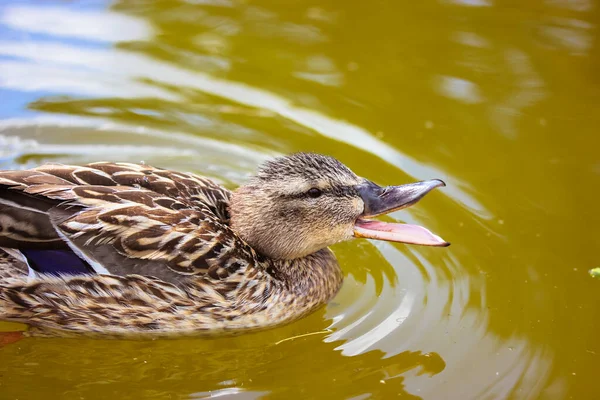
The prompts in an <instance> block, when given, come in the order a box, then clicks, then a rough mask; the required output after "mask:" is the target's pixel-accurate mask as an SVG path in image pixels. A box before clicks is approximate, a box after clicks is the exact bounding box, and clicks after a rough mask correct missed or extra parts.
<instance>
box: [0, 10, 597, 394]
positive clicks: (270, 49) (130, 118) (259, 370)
mask: <svg viewBox="0 0 600 400" xmlns="http://www.w3.org/2000/svg"><path fill="white" fill-rule="evenodd" d="M599 17H600V4H599V3H598V2H594V1H592V0H577V1H575V0H572V1H568V0H552V1H550V0H549V1H541V0H537V1H521V2H519V1H506V2H502V3H501V2H498V1H494V0H440V1H438V2H431V1H424V2H416V1H412V2H411V1H372V2H366V1H360V2H359V1H340V0H336V1H333V0H327V1H320V2H315V1H310V0H296V1H288V2H283V1H280V2H277V1H265V0H257V1H243V0H204V1H192V0H188V1H183V0H180V1H174V0H170V1H142V0H138V1H129V0H127V1H125V0H121V1H115V2H113V3H110V4H109V3H104V2H101V1H90V2H81V3H77V2H69V1H50V0H49V1H28V2H26V1H4V2H2V4H0V99H1V103H0V135H1V136H0V168H17V167H18V168H21V167H26V166H32V165H36V164H38V163H41V162H44V161H56V162H67V163H84V162H91V161H98V160H119V161H132V162H140V161H142V160H143V161H145V162H146V163H149V164H153V165H157V166H161V167H166V168H172V169H181V170H188V171H194V172H197V173H201V174H205V175H209V176H212V177H214V178H216V179H218V180H220V181H221V182H223V183H224V184H226V185H228V186H230V187H234V186H235V185H237V184H239V183H241V182H243V181H244V179H245V177H246V176H247V175H248V174H249V173H251V172H252V171H254V169H255V167H256V166H257V165H258V164H259V163H260V162H261V161H263V160H264V159H266V158H268V157H270V156H272V155H276V154H282V153H290V152H294V151H298V150H310V151H316V152H321V153H326V154H330V155H333V156H335V157H337V158H339V159H340V160H341V161H343V162H344V163H346V164H347V165H348V166H350V167H351V168H352V169H353V170H354V171H355V172H357V173H358V174H361V175H363V176H366V177H368V178H370V179H372V180H374V181H376V182H379V183H382V184H392V183H394V184H400V183H406V182H410V181H414V180H421V179H430V178H441V179H444V180H445V181H446V183H447V184H448V187H447V188H444V189H443V190H440V191H436V192H435V193H432V194H431V195H429V196H428V197H427V199H425V200H424V201H423V202H421V203H420V204H419V205H418V206H417V207H415V208H414V209H411V210H408V211H402V212H397V213H394V214H393V215H392V217H393V218H394V219H397V220H399V221H405V222H418V223H420V224H423V225H425V226H427V227H429V228H430V229H432V230H433V231H434V232H436V233H438V234H440V235H441V236H442V237H443V238H445V239H446V240H448V241H451V242H452V246H451V247H449V248H446V249H438V248H435V249H433V248H424V247H415V246H412V247H411V246H404V245H395V244H389V243H371V242H367V241H354V242H350V243H345V244H341V245H338V246H335V247H334V250H335V252H336V254H337V255H338V257H339V260H340V263H341V265H342V267H343V269H344V271H345V276H346V280H345V283H344V286H343V289H342V291H341V292H340V294H339V295H338V296H337V297H336V298H335V300H334V301H333V302H332V303H331V304H329V305H328V306H327V307H326V308H325V309H323V310H320V311H318V312H317V313H315V314H313V315H311V316H309V317H308V318H305V319H303V320H301V321H298V322H296V323H294V324H291V325H288V326H284V327H281V328H278V329H273V330H270V331H265V332H260V333H254V334H249V335H243V336H239V337H234V338H221V339H185V340H160V341H158V340H157V341H103V340H73V339H25V340H23V341H20V342H18V343H16V344H12V345H9V346H6V347H4V348H1V349H0V398H1V399H146V398H148V399H186V398H207V397H211V396H212V397H215V396H223V397H224V398H240V399H249V398H270V399H271V398H272V399H308V398H327V399H334V398H335V399H337V398H340V399H341V398H348V399H350V398H353V399H365V398H393V397H395V396H399V397H405V398H412V399H414V398H423V399H505V398H511V399H538V398H540V399H594V398H600V385H599V382H598V371H599V369H598V365H599V363H600V312H599V307H600V280H598V279H594V278H592V277H591V276H590V275H589V274H588V270H590V269H592V268H595V267H599V266H600V255H599V252H598V249H599V245H600V235H599V233H600V228H599V223H600V217H599V216H598V209H597V204H598V197H599V196H600V155H599V151H598V149H599V144H600V138H599V136H598V135H599V133H598V126H599V122H600V112H599V111H600V72H599V71H600V35H599V30H598V29H599V25H598V22H599V20H598V19H599ZM12 328H14V326H13V327H10V326H8V325H0V329H3V330H8V329H12Z"/></svg>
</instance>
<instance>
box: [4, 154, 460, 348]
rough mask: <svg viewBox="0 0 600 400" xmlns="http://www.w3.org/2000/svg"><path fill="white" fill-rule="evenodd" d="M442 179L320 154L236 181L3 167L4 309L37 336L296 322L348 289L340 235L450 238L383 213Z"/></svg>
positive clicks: (149, 171) (95, 166)
mask: <svg viewBox="0 0 600 400" xmlns="http://www.w3.org/2000/svg"><path fill="white" fill-rule="evenodd" d="M441 186H445V184H444V182H443V181H441V180H439V179H431V180H425V181H420V182H413V183H408V184H403V185H399V186H379V185H377V184H375V183H373V182H372V181H370V180H368V179H365V178H363V177H360V176H358V175H356V174H355V173H354V172H352V171H351V170H350V169H349V168H348V167H347V166H345V165H344V164H342V163H341V162H340V161H338V160H337V159H335V158H333V157H330V156H326V155H321V154H317V153H294V154H291V155H286V156H279V157H274V158H271V159H269V160H268V161H266V162H265V163H263V164H262V165H261V166H260V167H259V169H258V171H257V173H256V174H255V175H253V176H251V177H250V178H249V180H248V181H247V182H246V183H245V184H243V185H241V186H240V187H238V188H237V189H235V190H232V191H231V190H228V189H226V188H225V187H223V186H220V185H219V184H217V183H216V182H214V181H213V180H211V179H209V178H207V177H204V176H200V175H196V174H193V173H189V172H176V171H171V170H167V169H161V168H157V167H152V166H150V165H147V164H143V163H142V164H132V163H118V162H96V163H91V164H87V165H82V166H73V165H63V164H55V163H50V164H44V165H41V166H38V167H35V168H31V169H26V170H5V171H0V321H9V322H19V323H24V324H26V325H27V326H28V327H29V330H28V331H27V332H26V335H28V336H78V335H87V336H104V337H163V336H182V335H203V334H205V335H219V334H226V333H239V332H245V331H253V330H259V329H267V328H270V327H275V326H279V325H283V324H287V323H290V322H292V321H295V320H298V319H300V318H302V317H304V316H306V315H308V314H310V313H312V312H314V311H315V310H317V309H318V308H320V307H322V306H324V305H325V304H327V303H328V302H329V301H330V300H331V299H332V298H333V297H334V296H335V295H336V293H337V292H338V290H339V289H340V287H341V285H342V281H343V274H342V270H341V268H340V265H339V263H338V261H337V259H336V257H335V255H334V253H333V252H332V251H331V250H330V248H329V246H331V245H333V244H336V243H339V242H343V241H347V240H351V239H354V238H367V239H373V240H384V241H390V242H399V243H407V244H416V245H425V246H439V247H445V246H448V245H449V243H448V242H446V241H444V240H443V239H442V238H441V237H439V236H437V235H435V234H433V233H432V232H431V231H429V230H427V229H426V228H423V227H421V226H417V225H410V224H400V223H390V222H383V221H379V220H377V219H375V217H378V216H380V215H384V214H388V213H390V212H392V211H396V210H400V209H403V208H406V207H409V206H412V205H414V204H415V203H417V202H418V201H419V200H420V199H422V198H423V197H424V196H425V195H426V194H427V193H429V192H430V191H431V190H433V189H435V188H437V187H441Z"/></svg>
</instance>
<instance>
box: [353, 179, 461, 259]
mask: <svg viewBox="0 0 600 400" xmlns="http://www.w3.org/2000/svg"><path fill="white" fill-rule="evenodd" d="M440 186H446V184H445V183H444V182H443V181H441V180H439V179H432V180H429V181H423V182H416V183H409V184H408V185H401V186H386V187H381V186H378V185H376V184H374V183H373V182H370V181H365V182H364V183H362V184H360V185H357V186H356V189H357V190H358V193H359V194H360V196H361V197H362V199H363V201H364V203H365V210H364V212H363V213H362V215H361V216H360V217H359V218H358V219H357V220H356V222H355V224H354V236H355V237H362V238H368V239H378V240H387V241H390V242H400V243H410V244H420V245H424V246H441V247H446V246H449V245H450V243H448V242H446V241H445V240H443V239H442V238H441V237H439V236H437V235H434V234H433V233H431V232H430V231H429V230H427V229H425V228H423V227H422V226H418V225H410V224H397V223H389V222H382V221H374V220H368V219H367V218H373V217H376V216H378V215H382V214H388V213H390V212H392V211H396V210H401V209H403V208H406V207H410V206H412V205H413V204H415V203H416V202H418V201H419V200H421V199H422V198H423V197H424V196H425V195H426V194H427V193H429V192H430V191H432V190H433V189H435V188H436V187H440Z"/></svg>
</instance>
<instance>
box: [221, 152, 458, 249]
mask: <svg viewBox="0 0 600 400" xmlns="http://www.w3.org/2000/svg"><path fill="white" fill-rule="evenodd" d="M440 186H445V185H444V182H442V181H441V180H438V179H434V180H429V181H423V182H416V183H410V184H407V185H401V186H385V187H381V186H378V185H376V184H375V183H373V182H371V181H369V180H367V179H365V178H361V177H359V176H357V175H356V174H355V173H354V172H352V171H351V170H350V169H349V168H348V167H346V166H345V165H344V164H342V163H341V162H339V161H338V160H336V159H334V158H332V157H328V156H323V155H320V154H311V153H297V154H293V155H290V156H286V157H279V158H275V159H273V160H271V161H267V162H266V163H265V164H263V165H262V166H261V167H260V169H259V171H258V173H257V175H255V176H254V177H252V178H251V179H250V181H249V182H248V183H247V184H245V185H243V186H241V187H239V188H238V189H237V190H235V191H234V192H233V195H232V198H231V203H230V214H231V226H232V228H233V230H234V231H235V232H236V233H237V234H238V235H240V237H242V238H243V239H244V240H245V241H246V242H247V243H248V244H249V245H251V246H252V247H253V248H254V249H255V250H257V251H259V252H260V253H262V254H264V255H266V256H268V257H271V258H274V259H294V258H299V257H304V256H306V255H309V254H312V253H314V252H316V251H318V250H320V249H322V248H325V247H327V246H330V245H332V244H334V243H337V242H341V241H345V240H349V239H351V238H353V237H362V238H370V239H379V240H387V241H391V242H400V243H411V244H420V245H427V246H448V245H449V243H447V242H445V241H444V240H443V239H442V238H440V237H439V236H437V235H434V234H433V233H431V232H430V231H428V230H427V229H425V228H423V227H420V226H417V225H409V224H397V223H387V222H381V221H376V220H372V219H371V218H373V217H376V216H379V215H383V214H387V213H390V212H392V211H396V210H400V209H402V208H406V207H409V206H411V205H413V204H415V203H416V202H417V201H419V200H420V199H421V198H423V197H424V196H425V195H426V194H427V193H429V192H430V191H431V190H433V189H435V188H436V187H440Z"/></svg>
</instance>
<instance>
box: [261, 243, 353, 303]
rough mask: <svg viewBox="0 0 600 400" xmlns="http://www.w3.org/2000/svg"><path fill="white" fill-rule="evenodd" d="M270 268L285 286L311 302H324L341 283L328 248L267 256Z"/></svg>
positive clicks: (338, 271)
mask: <svg viewBox="0 0 600 400" xmlns="http://www.w3.org/2000/svg"><path fill="white" fill-rule="evenodd" d="M271 268H272V270H271V271H269V272H270V273H271V274H272V275H273V276H274V278H275V279H277V280H279V281H280V282H282V283H283V284H284V285H285V287H286V289H287V290H289V291H290V292H292V293H293V294H294V295H296V296H298V298H304V299H311V302H315V301H316V302H319V303H326V302H328V301H329V300H331V299H332V298H333V296H335V294H336V293H337V292H338V290H339V289H340V287H341V285H342V280H343V275H342V270H341V269H340V266H339V264H338V261H337V259H336V258H335V255H334V254H333V252H332V251H331V250H329V249H328V248H325V249H321V250H319V251H317V252H315V253H312V254H309V255H308V256H305V257H301V258H296V259H293V260H271Z"/></svg>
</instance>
